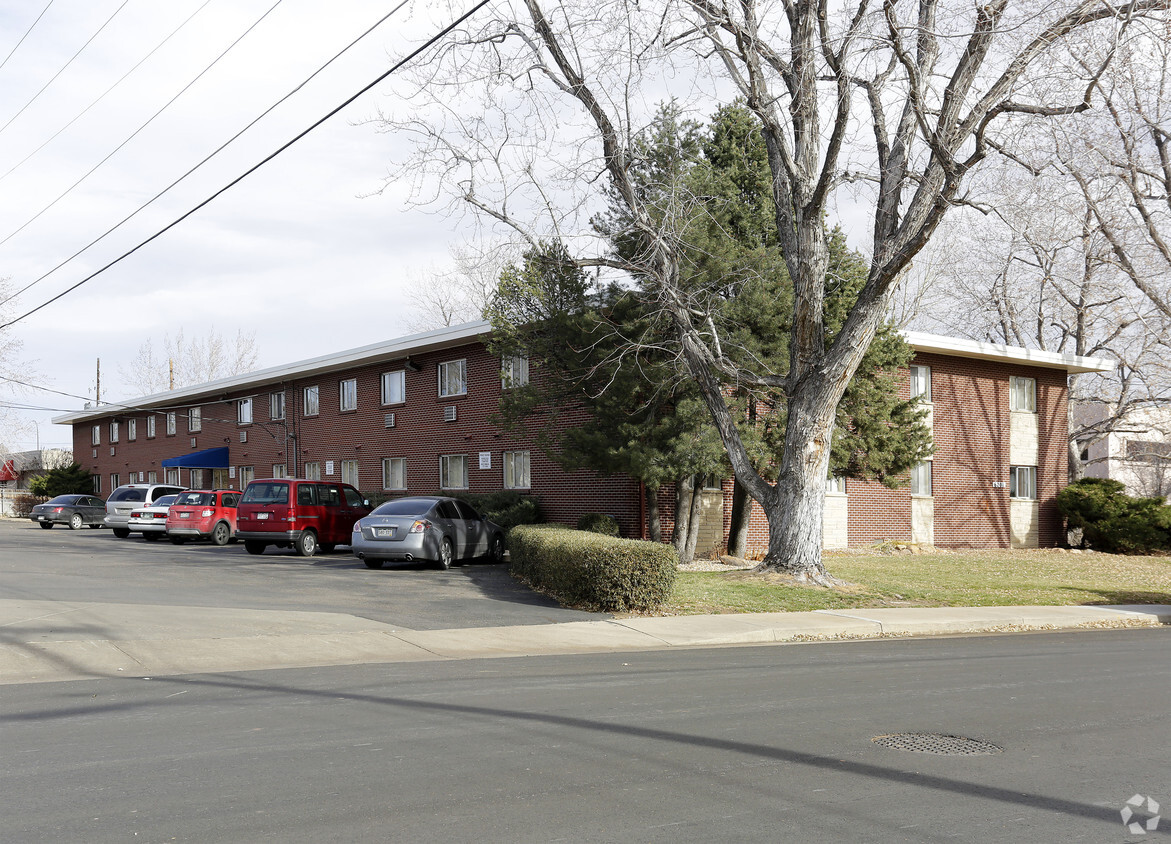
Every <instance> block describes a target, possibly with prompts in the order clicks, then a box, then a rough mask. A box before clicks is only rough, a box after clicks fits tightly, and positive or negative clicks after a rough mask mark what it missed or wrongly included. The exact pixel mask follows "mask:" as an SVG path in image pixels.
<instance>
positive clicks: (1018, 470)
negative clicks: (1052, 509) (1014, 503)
mask: <svg viewBox="0 0 1171 844" xmlns="http://www.w3.org/2000/svg"><path fill="white" fill-rule="evenodd" d="M1008 495H1009V497H1010V498H1036V497H1037V467H1036V466H1011V467H1009V470H1008Z"/></svg>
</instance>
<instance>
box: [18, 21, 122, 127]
mask: <svg viewBox="0 0 1171 844" xmlns="http://www.w3.org/2000/svg"><path fill="white" fill-rule="evenodd" d="M129 2H130V0H122V5H121V6H119V7H118V8H117V9H115V10H114V14H112V15H110V16H109V17H108V18H106V22H105V23H104V24H102V25H101V26H99V27H98V31H97V32H95V33H94V34H93V35H91V36H90V37H89V40H88V41H86V42H85V43H84V44H82V45H81V48H80V49H79V50H78V51H77V52H76V53H74V54H73V55H72V56H70V58H69V61H67V62H65V64H63V65H62V66H61V69H60V70H58V71H57V72H56V73H54V74H53V78H52V79H50V80H49V81H48V82H46V83H45V84H44V85H42V86H41V90H39V91H37V92H36V93H35V94H33V98H32V99H31V100H29V101H28V102H27V103H25V104H24V105H23V106H21V107H20V111H18V112H17V113H16V114H14V115H12V117H10V118H8V122H7V123H5V124H4V125H3V126H0V134H3V132H4V130H5V129H7V128H8V127H9V126H11V125H12V121H14V120H16V118H18V117H20V116H21V115H22V114H24V110H25V109H26V108H28V107H29V106H30V105H32V104H33V103H35V102H36V101H37V98H38V97H40V96H41V94H43V93H45V89H46V88H48V87H49V86H50V85H52V84H53V83H54V82H56V81H57V77H58V76H60V75H61V74H62V73H64V72H65V69H66V68H68V67H69V65H71V64H73V61H74V59H76V58H77V57H78V56H80V55H81V54H82V53H83V52H84V51H85V48H86V47H88V46H89V45H90V43H92V42H93V40H94V39H95V38H97V37H98V36H99V35H101V34H102V30H103V29H105V28H106V27H107V26H109V25H110V21H112V20H113V19H114V18H116V17H118V13H119V12H121V11H122V10H123V9H124V8H126V4H127V3H129ZM46 8H48V7H46ZM37 20H40V18H38V19H37ZM5 61H7V59H6V60H5Z"/></svg>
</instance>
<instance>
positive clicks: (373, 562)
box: [362, 560, 382, 569]
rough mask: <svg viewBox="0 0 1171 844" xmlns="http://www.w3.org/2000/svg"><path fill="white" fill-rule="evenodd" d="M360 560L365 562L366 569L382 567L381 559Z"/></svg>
mask: <svg viewBox="0 0 1171 844" xmlns="http://www.w3.org/2000/svg"><path fill="white" fill-rule="evenodd" d="M362 562H363V563H365V564H366V568H368V569H380V568H382V560H363V561H362Z"/></svg>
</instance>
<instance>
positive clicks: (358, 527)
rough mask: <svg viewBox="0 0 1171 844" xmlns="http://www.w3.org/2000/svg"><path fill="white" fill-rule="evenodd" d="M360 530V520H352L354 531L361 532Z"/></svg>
mask: <svg viewBox="0 0 1171 844" xmlns="http://www.w3.org/2000/svg"><path fill="white" fill-rule="evenodd" d="M361 532H362V523H361V522H354V533H361Z"/></svg>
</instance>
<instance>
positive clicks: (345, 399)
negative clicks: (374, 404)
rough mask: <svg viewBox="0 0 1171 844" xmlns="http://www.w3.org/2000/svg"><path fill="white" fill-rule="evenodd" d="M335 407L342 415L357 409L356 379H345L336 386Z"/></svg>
mask: <svg viewBox="0 0 1171 844" xmlns="http://www.w3.org/2000/svg"><path fill="white" fill-rule="evenodd" d="M337 406H338V410H340V411H341V412H342V413H349V412H350V411H352V410H357V409H358V379H357V378H346V379H344V380H342V381H339V382H338V385H337Z"/></svg>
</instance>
